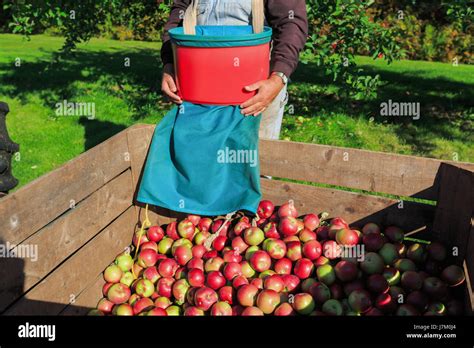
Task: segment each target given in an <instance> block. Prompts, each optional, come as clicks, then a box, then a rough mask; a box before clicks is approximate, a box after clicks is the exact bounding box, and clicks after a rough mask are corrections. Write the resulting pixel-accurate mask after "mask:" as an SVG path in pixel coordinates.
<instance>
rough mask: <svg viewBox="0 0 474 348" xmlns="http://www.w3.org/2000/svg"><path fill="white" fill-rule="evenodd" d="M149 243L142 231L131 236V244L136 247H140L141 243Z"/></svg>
mask: <svg viewBox="0 0 474 348" xmlns="http://www.w3.org/2000/svg"><path fill="white" fill-rule="evenodd" d="M146 242H149V240H148V237H147V236H146V233H145V232H144V231H137V232H135V234H134V235H133V240H132V243H133V245H135V246H136V247H138V246H141V245H142V244H143V243H146Z"/></svg>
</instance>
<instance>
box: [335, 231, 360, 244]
mask: <svg viewBox="0 0 474 348" xmlns="http://www.w3.org/2000/svg"><path fill="white" fill-rule="evenodd" d="M336 242H337V243H339V244H341V245H351V246H352V245H356V244H357V243H359V235H358V233H357V232H356V231H355V230H350V229H346V228H343V229H341V230H339V231H337V232H336Z"/></svg>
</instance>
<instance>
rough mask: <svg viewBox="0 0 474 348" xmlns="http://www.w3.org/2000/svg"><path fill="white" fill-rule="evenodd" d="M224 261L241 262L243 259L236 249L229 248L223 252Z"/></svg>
mask: <svg viewBox="0 0 474 348" xmlns="http://www.w3.org/2000/svg"><path fill="white" fill-rule="evenodd" d="M223 259H224V262H226V263H230V262H240V261H242V255H240V254H239V253H237V252H236V251H235V250H227V251H224V253H223Z"/></svg>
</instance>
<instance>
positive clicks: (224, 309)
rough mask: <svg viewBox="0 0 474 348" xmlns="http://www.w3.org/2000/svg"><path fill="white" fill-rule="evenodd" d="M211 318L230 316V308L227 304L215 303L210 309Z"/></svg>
mask: <svg viewBox="0 0 474 348" xmlns="http://www.w3.org/2000/svg"><path fill="white" fill-rule="evenodd" d="M211 316H232V307H231V306H230V304H228V303H227V302H223V301H221V302H216V303H215V304H214V305H213V306H212V308H211Z"/></svg>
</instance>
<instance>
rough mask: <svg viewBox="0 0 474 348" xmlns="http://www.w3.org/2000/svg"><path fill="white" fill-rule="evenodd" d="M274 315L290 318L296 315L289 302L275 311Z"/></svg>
mask: <svg viewBox="0 0 474 348" xmlns="http://www.w3.org/2000/svg"><path fill="white" fill-rule="evenodd" d="M273 314H274V315H276V316H279V317H280V316H290V315H295V311H294V310H293V307H291V305H290V304H289V303H288V302H284V303H282V304H280V305H279V306H278V307H277V308H276V309H275V311H274V312H273Z"/></svg>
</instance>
